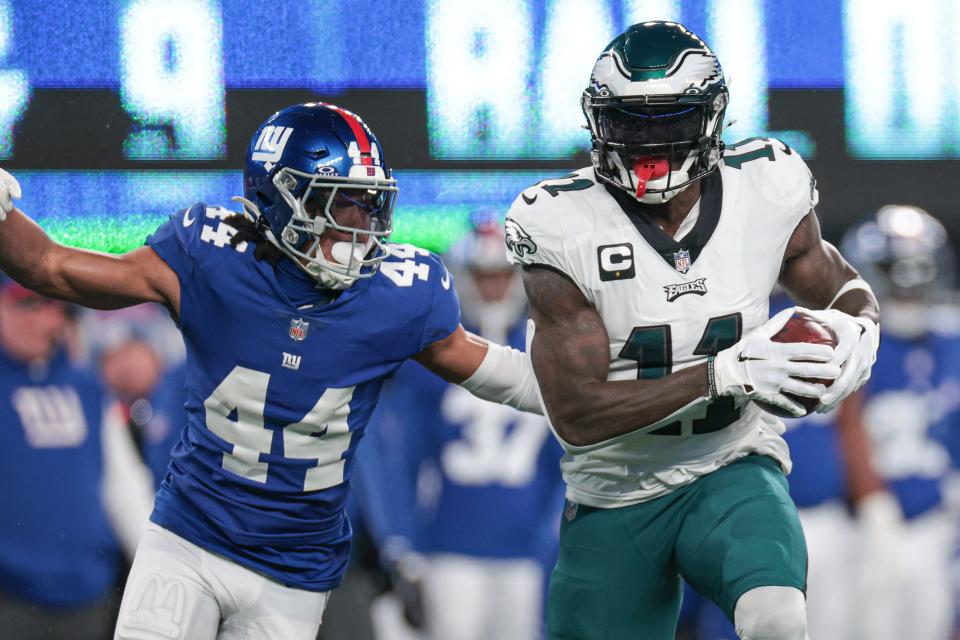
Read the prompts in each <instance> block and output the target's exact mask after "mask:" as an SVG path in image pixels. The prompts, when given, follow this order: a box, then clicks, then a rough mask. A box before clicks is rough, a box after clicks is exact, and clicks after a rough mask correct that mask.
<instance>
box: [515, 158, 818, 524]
mask: <svg viewBox="0 0 960 640" xmlns="http://www.w3.org/2000/svg"><path fill="white" fill-rule="evenodd" d="M700 184H701V197H700V200H699V202H698V203H697V204H696V205H695V206H694V207H693V209H692V210H691V212H690V214H689V215H688V216H687V219H686V220H685V221H684V223H683V225H681V228H680V230H679V232H678V234H677V236H678V238H679V239H674V238H671V237H670V236H668V235H667V234H665V233H664V232H663V231H662V230H661V229H660V228H659V227H658V226H657V225H656V224H655V223H654V222H653V220H652V219H650V218H649V217H647V216H646V214H645V213H644V212H643V211H642V210H641V209H640V208H638V207H636V206H627V207H624V206H621V204H620V201H619V200H618V198H622V197H626V198H630V196H629V195H627V194H622V195H621V194H619V193H614V190H613V189H612V188H610V189H608V188H607V187H605V186H604V185H603V184H601V183H597V182H596V180H595V177H594V173H593V169H592V168H585V169H581V170H579V171H577V172H576V173H573V174H571V175H569V176H566V177H564V178H561V179H558V180H547V181H544V182H541V183H539V184H537V185H534V186H533V187H531V188H529V189H527V190H526V191H524V192H523V193H522V194H521V195H520V196H519V197H518V198H517V200H516V201H515V202H514V203H513V205H512V207H511V209H510V212H509V215H508V217H507V220H506V234H507V254H508V257H509V258H510V260H511V261H513V262H515V263H519V264H521V265H524V266H538V265H539V266H543V267H547V268H550V269H553V270H557V271H560V272H561V273H563V274H564V275H565V276H566V277H567V278H569V279H570V280H571V281H572V282H573V283H574V284H575V285H576V286H577V287H578V288H579V289H580V291H581V292H582V293H583V295H584V297H585V298H586V299H587V301H588V302H589V303H590V304H591V305H593V306H594V307H595V308H596V310H597V311H598V313H599V314H600V317H601V318H602V319H603V323H604V326H605V327H606V330H607V334H608V335H609V337H610V359H611V363H610V372H609V374H608V376H607V378H608V380H627V379H633V378H640V379H647V380H652V379H656V378H660V377H662V376H665V375H667V374H669V373H670V372H672V371H677V370H679V369H682V368H684V367H688V366H692V365H695V364H697V363H700V362H703V361H704V360H705V359H706V358H707V356H709V355H713V354H716V353H717V352H718V351H720V350H722V349H725V348H727V347H730V346H732V345H733V344H734V343H735V342H737V341H738V340H739V339H740V337H741V336H742V335H743V334H744V333H746V332H747V331H750V330H751V329H753V328H755V327H757V326H759V325H760V324H762V323H763V322H764V321H765V320H766V319H767V317H768V299H769V297H770V292H771V290H772V289H773V287H774V285H775V284H776V282H777V278H778V275H779V273H780V268H781V264H782V262H783V255H784V251H785V249H786V246H787V241H788V240H789V239H790V236H791V234H792V233H793V231H794V229H795V228H796V226H797V224H798V223H799V222H800V220H801V219H803V217H804V216H805V215H806V214H807V213H808V212H810V211H811V210H812V208H813V206H814V205H815V204H816V201H817V192H816V189H815V186H814V183H813V180H812V178H811V176H810V172H809V170H808V169H807V166H806V164H805V163H804V162H803V160H802V159H801V158H800V156H799V155H798V154H797V153H796V152H794V151H793V150H792V149H790V148H789V147H787V146H786V145H785V144H784V143H782V142H780V141H779V140H772V139H751V140H747V141H744V142H742V143H740V144H738V145H735V146H733V147H728V148H727V152H726V154H725V157H724V160H723V161H722V162H721V164H720V167H719V168H718V170H717V171H715V172H714V173H712V174H711V175H709V176H707V177H706V178H704V179H703V180H702V181H701V183H700ZM634 202H635V201H634ZM625 204H626V203H625ZM639 426H641V425H638V427H639ZM782 433H783V424H782V423H781V422H780V420H778V419H777V418H775V417H774V416H772V415H771V414H769V413H767V412H765V411H763V410H761V409H760V408H759V407H757V406H756V405H755V404H754V403H752V402H747V403H744V404H741V405H737V404H735V403H734V401H733V399H732V398H729V397H724V398H720V399H717V400H715V401H714V402H709V401H708V400H706V399H703V400H700V401H698V402H696V403H693V404H691V405H689V406H688V407H686V408H685V409H684V410H683V411H681V412H679V413H678V414H675V415H673V416H670V417H668V419H666V420H663V421H661V422H660V423H657V424H656V425H652V426H651V427H650V428H648V429H645V430H643V431H642V432H638V433H633V434H627V435H626V436H621V437H619V438H615V439H613V440H611V441H609V442H607V443H604V444H603V445H602V446H599V447H596V448H592V449H591V450H588V451H583V450H574V449H573V448H568V453H567V454H566V455H565V456H564V459H563V461H562V463H561V465H562V467H563V474H564V479H565V480H566V482H567V485H568V488H567V497H568V498H569V499H571V500H573V501H575V502H580V503H583V504H587V505H591V506H595V507H616V506H625V505H629V504H634V503H638V502H643V501H645V500H650V499H653V498H656V497H658V496H660V495H663V494H665V493H667V492H669V491H672V490H674V489H676V488H678V487H680V486H682V485H685V484H687V483H689V482H692V481H693V480H695V479H696V478H698V477H699V476H702V475H704V474H706V473H710V472H711V471H714V470H716V469H717V468H719V467H721V466H723V465H725V464H728V463H730V462H732V461H733V460H736V459H737V458H740V457H743V456H746V455H748V454H751V453H759V454H765V455H769V456H772V457H774V458H775V459H777V460H778V461H779V462H780V464H781V465H782V466H783V468H784V471H785V472H789V468H790V458H789V454H788V452H787V447H786V444H785V443H784V441H783V439H782V438H781V434H782Z"/></svg>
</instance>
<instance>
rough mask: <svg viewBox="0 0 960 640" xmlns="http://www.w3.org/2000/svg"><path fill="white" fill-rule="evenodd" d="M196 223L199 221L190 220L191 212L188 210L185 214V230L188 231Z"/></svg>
mask: <svg viewBox="0 0 960 640" xmlns="http://www.w3.org/2000/svg"><path fill="white" fill-rule="evenodd" d="M196 221H197V219H196V218H192V219H191V218H190V210H189V209H187V210H186V211H185V212H184V214H183V228H184V229H186V228H187V227H189V226H190V225H192V224H193V223H194V222H196Z"/></svg>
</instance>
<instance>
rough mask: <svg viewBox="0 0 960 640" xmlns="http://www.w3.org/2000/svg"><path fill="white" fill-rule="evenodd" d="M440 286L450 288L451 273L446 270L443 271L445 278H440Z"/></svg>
mask: <svg viewBox="0 0 960 640" xmlns="http://www.w3.org/2000/svg"><path fill="white" fill-rule="evenodd" d="M440 284H442V285H443V288H444V289H449V288H450V272H449V271H447V270H446V269H444V270H443V277H441V278H440Z"/></svg>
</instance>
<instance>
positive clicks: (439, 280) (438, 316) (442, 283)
mask: <svg viewBox="0 0 960 640" xmlns="http://www.w3.org/2000/svg"><path fill="white" fill-rule="evenodd" d="M424 260H425V262H427V263H428V264H429V265H430V269H431V270H436V274H437V275H436V277H433V278H430V282H431V284H432V286H433V298H432V301H431V305H430V310H429V312H428V313H427V317H426V320H425V322H424V326H423V335H422V336H421V338H420V350H421V351H422V350H424V349H426V348H427V347H429V346H430V345H431V344H433V343H434V342H438V341H440V340H443V339H444V338H446V337H447V336H449V335H450V334H451V333H453V332H454V330H456V328H457V327H458V326H459V325H460V298H458V297H457V291H456V289H455V288H454V286H453V276H452V275H450V272H449V271H447V267H446V266H445V265H444V264H443V261H442V260H441V259H440V257H439V256H437V255H435V254H432V253H431V254H429V255H428V256H426V257H425V258H424Z"/></svg>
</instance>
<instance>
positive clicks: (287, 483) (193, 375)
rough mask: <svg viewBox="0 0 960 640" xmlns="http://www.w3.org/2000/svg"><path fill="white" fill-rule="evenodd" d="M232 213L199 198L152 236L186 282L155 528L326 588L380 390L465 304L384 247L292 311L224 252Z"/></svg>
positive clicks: (277, 286) (426, 258) (273, 272)
mask: <svg viewBox="0 0 960 640" xmlns="http://www.w3.org/2000/svg"><path fill="white" fill-rule="evenodd" d="M232 214H233V212H231V211H228V210H226V209H223V208H220V207H212V206H206V205H204V204H197V205H194V206H193V207H191V208H189V209H187V210H185V211H182V212H180V213H176V214H174V215H173V216H171V219H170V220H169V221H167V222H166V223H164V224H163V225H162V226H161V227H160V228H159V229H158V230H157V232H156V233H154V234H153V235H152V236H151V237H150V238H148V240H147V244H148V245H149V246H150V247H152V248H153V249H154V251H156V252H157V254H158V255H159V256H160V257H161V258H162V259H163V260H164V261H166V262H167V264H169V265H170V267H171V268H172V269H173V270H174V271H175V272H176V274H177V277H178V279H179V281H180V318H179V325H180V329H181V331H182V332H183V338H184V342H185V345H186V354H187V359H186V364H187V369H186V403H185V410H186V426H185V428H184V429H183V431H182V432H181V436H180V440H179V442H178V443H177V444H176V446H175V447H174V450H173V453H172V458H171V462H170V467H169V471H168V473H167V475H166V477H165V479H164V482H163V484H162V485H161V486H160V489H159V491H158V494H157V500H156V506H155V509H154V512H153V514H152V516H151V519H152V520H153V521H154V522H156V523H157V524H159V525H161V526H163V527H165V528H167V529H169V530H170V531H173V532H174V533H176V534H177V535H180V536H182V537H184V538H186V539H187V540H190V541H192V542H194V543H195V544H197V545H199V546H201V547H203V548H205V549H207V550H209V551H212V552H214V553H217V554H219V555H222V556H225V557H227V558H230V559H232V560H234V561H236V562H237V563H239V564H242V565H244V566H247V567H250V568H251V569H253V570H255V571H258V572H260V573H263V574H265V575H267V576H270V577H271V578H273V579H275V580H277V581H278V582H281V583H282V584H285V585H289V586H294V587H297V588H302V589H309V590H314V591H325V590H327V589H331V588H333V587H335V586H336V585H337V584H339V581H340V579H341V576H342V574H343V572H344V570H345V566H346V563H347V559H348V553H349V541H350V535H351V530H350V523H349V519H348V518H347V517H346V516H345V514H344V503H345V500H346V496H347V490H348V489H347V488H348V482H349V479H350V474H351V468H352V461H353V456H354V452H355V450H356V447H357V444H358V443H359V441H360V438H361V437H362V435H363V430H364V427H365V426H366V424H367V421H368V420H369V419H370V415H371V413H372V411H373V408H374V405H375V404H376V402H377V399H378V397H379V394H380V388H381V386H382V384H383V381H384V379H385V378H386V377H388V376H389V375H391V374H392V373H393V372H394V371H395V370H396V369H397V367H399V366H400V364H401V363H403V361H404V360H406V359H407V358H409V357H410V356H412V355H414V354H417V353H419V352H420V351H422V350H423V349H424V348H425V347H427V346H428V345H430V344H432V343H434V342H436V341H437V340H440V339H442V338H444V337H446V336H448V335H449V334H450V333H451V332H452V331H453V330H454V329H455V328H456V327H457V324H458V323H459V318H460V307H459V301H458V300H457V297H456V294H455V293H454V290H453V288H452V285H451V279H450V276H449V274H448V273H447V271H446V270H445V268H444V266H443V264H442V263H441V262H440V260H439V259H438V258H437V257H436V256H434V255H432V254H430V253H429V252H427V251H423V250H421V249H416V248H414V247H411V246H408V245H394V247H393V251H392V253H393V255H392V257H390V258H388V260H387V261H386V262H384V263H383V264H382V265H381V268H380V270H379V271H378V272H377V273H376V274H375V275H374V276H373V277H372V278H367V279H362V280H359V281H357V282H356V284H354V285H353V286H352V287H350V288H348V289H346V290H345V291H343V292H342V293H341V294H340V295H339V296H338V297H336V298H335V299H333V300H332V301H327V302H325V303H322V304H318V305H316V306H313V307H309V308H302V307H303V305H298V304H294V303H293V302H291V300H290V298H289V297H288V296H287V294H286V291H287V290H290V287H285V286H284V285H283V283H282V281H281V280H280V278H282V277H288V276H286V275H283V273H282V272H281V270H280V269H278V268H276V267H275V266H273V265H271V264H270V263H269V262H267V261H262V260H256V259H255V258H254V256H253V253H254V252H253V246H248V245H247V243H240V244H238V245H237V247H236V248H234V247H232V246H231V245H230V239H231V238H232V236H233V235H234V234H235V230H234V229H233V228H232V227H230V226H229V225H227V224H226V223H224V221H223V220H224V219H225V218H226V217H228V216H230V215H232ZM317 297H318V299H322V298H324V296H323V295H322V294H321V293H320V292H318V296H317Z"/></svg>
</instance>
